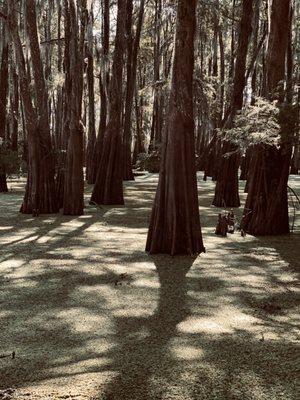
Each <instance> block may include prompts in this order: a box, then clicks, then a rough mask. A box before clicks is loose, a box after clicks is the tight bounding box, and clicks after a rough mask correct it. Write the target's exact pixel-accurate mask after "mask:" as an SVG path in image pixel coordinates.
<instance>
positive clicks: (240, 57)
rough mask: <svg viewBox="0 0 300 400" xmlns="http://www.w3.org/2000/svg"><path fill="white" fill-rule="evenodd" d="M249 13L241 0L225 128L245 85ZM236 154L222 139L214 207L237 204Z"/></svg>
mask: <svg viewBox="0 0 300 400" xmlns="http://www.w3.org/2000/svg"><path fill="white" fill-rule="evenodd" d="M252 15H253V0H243V2H242V16H241V22H240V32H239V39H238V48H237V58H236V64H235V68H234V71H235V72H234V82H233V90H232V98H231V104H230V111H229V113H228V117H227V120H226V122H225V128H226V129H228V128H230V127H231V126H232V123H233V119H234V116H235V114H236V112H237V111H238V110H240V109H241V108H242V106H243V91H244V88H245V83H246V80H245V75H246V60H247V51H248V45H249V41H250V35H251V22H252ZM238 167H239V154H238V150H237V147H236V146H234V145H232V144H231V143H229V142H225V143H223V146H222V156H221V160H220V165H219V168H218V172H217V183H216V189H215V197H214V199H213V203H212V204H213V205H214V206H216V207H223V206H225V207H239V206H240V199H239V186H238Z"/></svg>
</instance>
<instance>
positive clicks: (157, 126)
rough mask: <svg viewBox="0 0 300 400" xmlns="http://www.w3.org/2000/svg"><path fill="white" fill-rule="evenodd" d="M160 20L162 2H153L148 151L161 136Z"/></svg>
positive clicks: (156, 144)
mask: <svg viewBox="0 0 300 400" xmlns="http://www.w3.org/2000/svg"><path fill="white" fill-rule="evenodd" d="M161 18H162V0H155V22H154V32H153V34H154V38H155V39H154V40H155V42H154V65H153V67H154V77H153V78H154V101H153V112H152V125H151V138H150V146H149V151H152V150H155V149H156V147H157V146H159V144H160V143H161V136H162V105H161V100H162V99H161V97H162V96H161V89H160V85H159V80H160V64H161Z"/></svg>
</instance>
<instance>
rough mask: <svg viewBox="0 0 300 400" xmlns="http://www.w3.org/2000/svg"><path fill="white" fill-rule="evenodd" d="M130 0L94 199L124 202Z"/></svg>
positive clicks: (119, 37) (121, 0)
mask: <svg viewBox="0 0 300 400" xmlns="http://www.w3.org/2000/svg"><path fill="white" fill-rule="evenodd" d="M125 22H126V0H118V14H117V30H116V39H115V50H114V59H113V65H112V76H111V80H110V85H109V120H108V123H107V127H106V130H105V135H104V139H103V151H102V155H101V162H100V165H99V168H98V172H97V178H96V183H95V186H94V189H93V193H92V197H91V203H92V204H93V203H96V204H115V205H116V204H119V205H122V204H124V196H123V173H122V150H123V147H122V125H121V114H122V109H123V96H122V76H123V64H124V55H125V44H126V40H125V37H126V23H125Z"/></svg>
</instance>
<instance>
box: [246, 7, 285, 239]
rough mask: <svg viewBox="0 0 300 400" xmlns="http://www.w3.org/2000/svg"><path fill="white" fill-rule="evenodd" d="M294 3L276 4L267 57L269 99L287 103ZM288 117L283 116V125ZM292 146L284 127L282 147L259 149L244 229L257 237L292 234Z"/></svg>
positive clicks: (254, 164)
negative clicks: (289, 192)
mask: <svg viewBox="0 0 300 400" xmlns="http://www.w3.org/2000/svg"><path fill="white" fill-rule="evenodd" d="M290 5H291V2H290V0H284V1H282V0H273V3H272V9H271V21H270V33H269V39H268V50H267V57H266V68H265V70H266V77H265V80H264V81H265V88H264V93H265V96H266V97H268V98H269V99H271V100H275V99H277V100H278V101H279V102H282V101H283V99H284V92H283V86H282V84H281V82H282V81H283V80H284V77H285V66H286V52H287V47H288V36H289V29H288V27H289V19H290V16H291V13H290V11H291V8H290ZM283 114H284V113H281V122H282V117H284V115H283ZM291 154H292V146H291V141H290V138H289V134H288V132H286V129H285V128H284V124H282V126H281V146H280V149H279V150H278V149H277V148H275V147H272V146H268V145H259V146H257V149H256V152H255V156H254V157H253V165H252V174H251V181H250V184H249V192H248V196H247V200H246V204H245V210H244V218H243V229H244V230H245V231H246V232H248V233H250V234H253V235H280V234H286V233H289V216H288V195H287V183H288V177H289V167H290V162H291Z"/></svg>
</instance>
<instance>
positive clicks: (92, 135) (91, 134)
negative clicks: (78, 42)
mask: <svg viewBox="0 0 300 400" xmlns="http://www.w3.org/2000/svg"><path fill="white" fill-rule="evenodd" d="M93 22H94V16H93V11H92V10H90V11H89V12H88V27H87V40H88V43H87V45H86V55H87V63H88V64H87V84H88V96H89V105H88V115H89V121H88V143H87V150H86V179H87V181H88V183H93V153H94V148H95V142H96V127H95V93H94V43H93V40H94V38H93Z"/></svg>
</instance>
